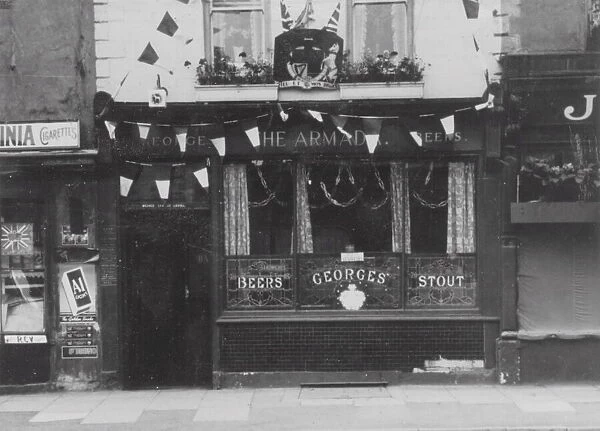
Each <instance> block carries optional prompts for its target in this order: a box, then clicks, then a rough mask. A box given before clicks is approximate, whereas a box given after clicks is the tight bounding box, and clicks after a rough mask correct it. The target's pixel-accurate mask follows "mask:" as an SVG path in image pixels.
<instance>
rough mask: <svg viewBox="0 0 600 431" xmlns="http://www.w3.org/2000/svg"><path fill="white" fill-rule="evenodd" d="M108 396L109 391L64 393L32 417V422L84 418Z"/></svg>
mask: <svg viewBox="0 0 600 431" xmlns="http://www.w3.org/2000/svg"><path fill="white" fill-rule="evenodd" d="M107 397H108V394H107V393H105V394H88V393H69V394H63V395H62V396H60V397H59V398H57V399H56V400H54V401H53V402H52V403H50V404H49V405H48V406H46V407H45V408H44V409H43V410H41V411H40V412H39V413H38V414H36V415H35V416H34V417H33V418H31V420H30V422H34V423H35V422H53V421H68V420H74V419H83V418H85V417H86V416H87V415H88V414H89V413H90V412H91V411H92V410H93V409H94V408H96V407H97V406H98V405H99V404H100V403H102V402H103V401H104V400H105V399H106V398H107Z"/></svg>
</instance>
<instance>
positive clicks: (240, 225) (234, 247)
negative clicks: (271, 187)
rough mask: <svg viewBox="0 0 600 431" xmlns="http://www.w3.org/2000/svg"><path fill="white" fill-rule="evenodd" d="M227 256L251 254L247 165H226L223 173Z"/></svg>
mask: <svg viewBox="0 0 600 431" xmlns="http://www.w3.org/2000/svg"><path fill="white" fill-rule="evenodd" d="M223 195H224V207H225V208H224V211H225V217H224V222H225V254H226V255H229V256H235V255H249V254H250V217H249V212H248V179H247V175H246V165H244V164H235V165H226V166H225V167H224V171H223Z"/></svg>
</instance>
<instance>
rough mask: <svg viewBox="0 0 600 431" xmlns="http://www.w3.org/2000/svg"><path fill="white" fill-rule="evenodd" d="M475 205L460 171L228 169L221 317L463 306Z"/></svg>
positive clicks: (286, 165)
mask: <svg viewBox="0 0 600 431" xmlns="http://www.w3.org/2000/svg"><path fill="white" fill-rule="evenodd" d="M474 197H475V167H474V164H473V163H470V162H449V163H448V162H434V161H427V162H419V163H414V162H411V163H406V162H401V161H398V162H387V163H381V162H377V163H375V162H359V161H354V162H351V161H344V162H339V161H331V162H314V163H292V162H287V161H286V162H280V161H276V162H264V161H263V162H259V161H255V162H253V163H249V164H242V163H240V164H231V165H227V166H225V168H224V198H225V199H224V200H225V208H224V213H225V216H224V221H225V252H226V255H227V256H228V259H227V286H228V287H227V288H228V292H227V307H228V308H230V309H232V308H234V309H235V308H248V309H253V308H254V309H255V308H268V307H271V308H278V307H283V308H294V307H296V308H302V309H347V310H359V309H402V308H442V307H474V306H475V305H476V302H475V299H476V284H477V283H476V268H475V263H476V260H475V212H474V210H475V202H474ZM404 268H406V270H404ZM296 271H297V273H296Z"/></svg>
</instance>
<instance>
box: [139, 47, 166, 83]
mask: <svg viewBox="0 0 600 431" xmlns="http://www.w3.org/2000/svg"><path fill="white" fill-rule="evenodd" d="M159 58H160V57H159V56H158V54H157V53H156V51H155V50H154V48H153V47H152V44H151V43H150V42H148V44H147V45H146V48H144V51H142V54H141V55H140V56H139V58H138V61H139V62H142V63H146V64H149V65H150V66H156V67H160V68H161V69H164V70H166V71H167V72H169V73H170V74H171V75H173V71H172V70H170V69H169V68H168V67H165V66H163V65H161V64H160V63H159V62H158V59H159Z"/></svg>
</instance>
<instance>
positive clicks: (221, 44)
mask: <svg viewBox="0 0 600 431" xmlns="http://www.w3.org/2000/svg"><path fill="white" fill-rule="evenodd" d="M264 19H265V16H264V6H263V2H262V1H261V0H236V1H231V0H212V1H211V11H210V20H211V24H210V28H211V34H210V36H211V38H212V48H213V55H214V59H215V61H217V60H222V59H224V58H228V59H229V61H231V62H234V63H236V62H239V63H240V66H241V65H243V63H244V62H245V61H248V60H251V59H254V60H257V59H260V58H264V56H265V46H264ZM242 53H245V55H246V57H245V58H244V57H243V56H240V54H242Z"/></svg>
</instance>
